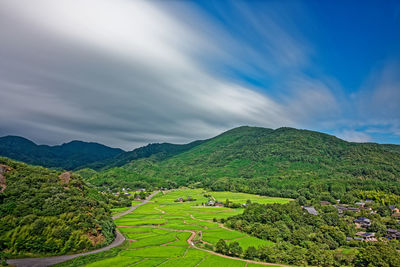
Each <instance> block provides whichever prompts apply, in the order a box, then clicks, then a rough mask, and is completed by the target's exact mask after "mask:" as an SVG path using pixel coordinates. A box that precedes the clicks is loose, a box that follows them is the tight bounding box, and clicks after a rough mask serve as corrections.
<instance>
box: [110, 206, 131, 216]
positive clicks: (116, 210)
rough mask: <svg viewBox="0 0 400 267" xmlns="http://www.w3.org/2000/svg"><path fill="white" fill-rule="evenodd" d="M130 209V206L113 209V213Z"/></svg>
mask: <svg viewBox="0 0 400 267" xmlns="http://www.w3.org/2000/svg"><path fill="white" fill-rule="evenodd" d="M128 209H129V207H124V208H114V209H111V215H115V214H119V213H122V212H124V211H126V210H128Z"/></svg>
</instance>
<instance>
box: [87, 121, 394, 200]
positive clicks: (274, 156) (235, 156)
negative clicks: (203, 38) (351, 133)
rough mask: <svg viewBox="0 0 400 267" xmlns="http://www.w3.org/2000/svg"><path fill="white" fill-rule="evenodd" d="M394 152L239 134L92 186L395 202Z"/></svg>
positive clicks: (308, 137) (311, 137)
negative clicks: (358, 196) (358, 194)
mask: <svg viewBox="0 0 400 267" xmlns="http://www.w3.org/2000/svg"><path fill="white" fill-rule="evenodd" d="M389 148H390V149H389ZM397 149H398V146H394V145H392V146H387V145H379V144H374V143H351V142H346V141H343V140H341V139H338V138H336V137H334V136H331V135H327V134H323V133H319V132H313V131H307V130H297V129H293V128H279V129H276V130H272V129H265V128H258V127H239V128H235V129H233V130H230V131H227V132H225V133H223V134H221V135H219V136H217V137H214V138H212V139H209V140H207V141H206V142H204V143H202V144H200V145H198V146H196V147H193V148H192V149H190V150H188V151H186V152H183V153H180V154H178V155H175V156H173V157H170V158H167V159H161V160H160V159H157V158H155V157H150V158H146V159H139V160H135V161H132V162H130V163H129V164H126V165H124V166H123V167H121V168H112V169H109V170H107V171H105V172H101V173H98V174H96V175H94V176H93V177H92V180H91V182H92V183H95V184H97V185H100V186H101V185H106V186H109V185H110V184H113V183H114V184H115V183H120V182H126V181H130V182H139V181H140V182H142V183H143V181H145V182H147V183H149V184H152V185H160V186H176V185H190V184H192V185H194V186H205V187H210V188H211V189H213V190H231V191H232V190H233V191H243V192H250V193H258V194H264V195H272V196H285V197H294V198H296V197H298V196H299V195H303V196H306V197H307V198H309V197H310V196H311V195H320V194H321V193H323V192H327V193H331V194H332V195H333V196H334V197H335V198H340V197H343V195H344V194H345V192H347V191H350V190H353V189H365V190H372V189H374V190H383V191H391V192H394V193H396V194H400V183H399V182H400V180H399V179H400V166H399V165H398V162H400V153H398V152H397Z"/></svg>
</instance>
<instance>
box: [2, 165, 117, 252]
mask: <svg viewBox="0 0 400 267" xmlns="http://www.w3.org/2000/svg"><path fill="white" fill-rule="evenodd" d="M0 189H1V190H0V254H1V253H7V254H12V255H14V256H15V255H21V254H22V255H27V254H29V255H32V254H34V255H36V254H66V253H70V252H76V251H85V250H90V249H93V248H96V247H101V246H104V245H106V244H108V243H110V242H112V240H113V239H114V234H115V225H114V223H113V221H112V219H111V213H110V210H109V208H108V206H107V205H106V204H105V201H106V200H105V199H103V195H102V194H100V193H98V191H97V190H96V189H95V188H93V187H89V186H88V185H87V184H86V183H85V182H84V181H83V180H82V179H81V178H80V176H79V175H76V174H74V173H71V172H64V173H62V172H60V171H56V170H50V169H46V168H43V167H39V166H31V165H27V164H25V163H20V162H16V161H13V160H10V159H7V158H1V157H0Z"/></svg>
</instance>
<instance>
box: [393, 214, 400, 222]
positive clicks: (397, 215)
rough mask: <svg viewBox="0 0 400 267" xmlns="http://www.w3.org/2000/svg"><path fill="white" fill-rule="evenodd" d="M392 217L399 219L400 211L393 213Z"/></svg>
mask: <svg viewBox="0 0 400 267" xmlns="http://www.w3.org/2000/svg"><path fill="white" fill-rule="evenodd" d="M392 217H393V218H395V219H397V220H399V221H400V213H399V212H396V213H393V214H392Z"/></svg>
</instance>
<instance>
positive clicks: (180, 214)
mask: <svg viewBox="0 0 400 267" xmlns="http://www.w3.org/2000/svg"><path fill="white" fill-rule="evenodd" d="M205 194H211V195H212V196H213V197H214V198H216V199H217V200H219V201H225V199H229V200H230V201H233V202H235V203H245V202H246V201H247V200H248V199H250V200H251V201H252V202H258V203H286V202H288V201H290V199H282V198H269V197H261V196H256V195H249V194H243V193H232V192H206V191H204V190H203V189H180V190H174V191H171V192H168V193H165V194H158V195H156V196H155V197H154V198H153V199H152V200H153V201H154V202H150V203H148V204H146V205H143V206H141V207H139V208H138V209H136V210H135V211H134V212H133V213H130V214H128V215H125V216H124V217H122V218H120V219H117V220H116V221H115V223H116V224H117V226H119V231H120V232H121V233H122V234H123V235H124V236H125V237H126V238H127V240H128V244H127V245H126V247H125V249H122V250H121V251H120V252H119V253H118V255H117V256H112V257H110V258H105V259H99V258H97V259H96V261H94V262H91V263H89V264H87V262H86V263H85V264H87V265H85V264H83V265H84V266H91V267H94V266H163V267H166V266H173V267H180V266H182V267H191V266H200V267H206V266H232V267H235V266H245V264H246V262H245V261H244V260H236V259H230V258H224V257H221V256H217V255H212V254H210V253H209V252H206V251H202V250H199V249H196V248H193V247H190V245H189V243H188V241H187V240H188V239H189V237H190V236H191V235H192V234H193V233H195V238H194V239H193V240H197V241H196V242H198V241H200V242H205V244H206V243H209V244H212V245H214V246H215V245H216V243H217V242H218V240H219V239H224V240H225V241H226V242H227V243H228V244H229V243H230V242H233V241H237V242H238V243H239V244H240V246H242V248H243V250H245V249H246V248H247V247H249V246H255V247H258V246H268V245H272V244H273V243H272V242H270V241H265V240H261V239H258V238H255V237H250V236H248V235H246V234H244V233H241V232H238V231H234V230H231V229H226V228H224V227H222V225H221V224H220V223H218V222H214V221H213V219H214V218H217V219H220V218H227V217H229V216H233V215H236V214H240V213H242V212H243V209H242V208H239V209H230V208H225V207H208V206H204V205H203V203H206V202H207V201H208V198H207V197H205V196H204V195H205ZM189 196H190V197H192V198H194V199H196V200H195V201H188V202H184V203H179V202H174V200H176V199H178V198H184V199H186V198H187V197H189ZM123 210H124V209H114V212H121V211H123ZM196 246H197V247H198V246H200V247H201V245H200V244H197V245H196ZM74 266H81V265H74Z"/></svg>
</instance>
